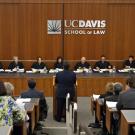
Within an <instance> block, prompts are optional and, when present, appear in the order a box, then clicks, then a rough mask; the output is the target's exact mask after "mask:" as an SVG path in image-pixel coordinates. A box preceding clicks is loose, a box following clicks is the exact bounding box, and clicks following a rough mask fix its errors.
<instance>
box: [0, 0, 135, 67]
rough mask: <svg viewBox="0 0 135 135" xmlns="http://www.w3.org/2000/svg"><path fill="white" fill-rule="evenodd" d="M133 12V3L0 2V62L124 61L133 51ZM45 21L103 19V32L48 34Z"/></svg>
mask: <svg viewBox="0 0 135 135" xmlns="http://www.w3.org/2000/svg"><path fill="white" fill-rule="evenodd" d="M134 13H135V1H134V0H124V1H123V0H83V1H82V0H64V1H62V0H58V1H57V2H56V1H55V0H0V60H10V59H12V56H14V55H18V56H19V58H20V59H22V60H32V59H36V57H38V56H41V57H43V59H45V60H55V59H56V57H57V56H60V55H61V56H62V55H64V58H65V59H67V60H69V61H70V60H79V59H80V58H81V57H82V56H86V57H87V59H88V60H97V59H99V57H100V55H102V54H104V55H106V57H107V58H108V59H110V60H116V61H117V60H123V59H126V58H127V57H128V55H131V54H132V55H134V52H135V45H134V35H135V17H134ZM49 19H50V20H51V19H56V20H57V19H83V20H86V19H88V20H89V19H94V20H95V19H105V20H106V21H107V33H106V34H105V35H102V36H99V35H97V36H95V35H94V36H92V35H64V37H63V36H62V35H48V34H47V20H49ZM73 64H74V62H73ZM116 64H117V63H116ZM28 65H29V64H26V67H27V66H28ZM118 65H119V64H118Z"/></svg>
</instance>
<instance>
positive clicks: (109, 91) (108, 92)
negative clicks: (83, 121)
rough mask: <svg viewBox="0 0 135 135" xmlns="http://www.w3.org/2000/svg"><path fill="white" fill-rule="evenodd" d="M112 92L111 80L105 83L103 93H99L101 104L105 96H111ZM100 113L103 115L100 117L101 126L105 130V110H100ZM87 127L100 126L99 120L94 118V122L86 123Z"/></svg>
mask: <svg viewBox="0 0 135 135" xmlns="http://www.w3.org/2000/svg"><path fill="white" fill-rule="evenodd" d="M113 92H114V87H113V83H112V82H108V83H107V84H106V86H105V93H103V94H101V95H100V96H99V99H101V100H102V102H103V103H102V104H103V105H104V99H105V98H107V97H109V96H112V95H113ZM101 115H102V116H103V117H102V119H103V128H104V130H106V129H105V110H103V112H102V114H101ZM88 127H100V124H99V121H97V120H96V121H95V123H90V124H89V125H88Z"/></svg>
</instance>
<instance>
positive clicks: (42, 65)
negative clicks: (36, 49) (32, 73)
mask: <svg viewBox="0 0 135 135" xmlns="http://www.w3.org/2000/svg"><path fill="white" fill-rule="evenodd" d="M31 68H33V69H47V66H46V64H45V63H44V62H42V59H41V58H38V59H37V62H34V63H33V64H32V66H31Z"/></svg>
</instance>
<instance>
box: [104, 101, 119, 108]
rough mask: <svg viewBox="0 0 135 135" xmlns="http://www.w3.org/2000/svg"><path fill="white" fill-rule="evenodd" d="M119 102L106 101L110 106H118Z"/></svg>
mask: <svg viewBox="0 0 135 135" xmlns="http://www.w3.org/2000/svg"><path fill="white" fill-rule="evenodd" d="M116 104H117V102H111V101H106V105H107V106H108V108H116Z"/></svg>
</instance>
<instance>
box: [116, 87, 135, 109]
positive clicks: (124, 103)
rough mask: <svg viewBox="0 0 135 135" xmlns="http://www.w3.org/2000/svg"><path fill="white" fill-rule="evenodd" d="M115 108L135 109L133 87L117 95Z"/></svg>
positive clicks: (134, 91) (134, 90)
mask: <svg viewBox="0 0 135 135" xmlns="http://www.w3.org/2000/svg"><path fill="white" fill-rule="evenodd" d="M117 109H118V110H121V109H135V89H129V90H128V91H126V92H123V93H121V94H120V95H119V99H118V103H117Z"/></svg>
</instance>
